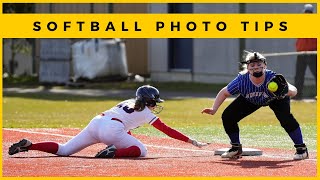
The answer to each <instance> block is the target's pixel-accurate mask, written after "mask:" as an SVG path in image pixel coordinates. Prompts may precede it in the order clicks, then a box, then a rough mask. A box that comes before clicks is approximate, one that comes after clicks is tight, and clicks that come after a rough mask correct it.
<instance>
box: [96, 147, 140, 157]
mask: <svg viewBox="0 0 320 180" xmlns="http://www.w3.org/2000/svg"><path fill="white" fill-rule="evenodd" d="M140 156H141V151H140V148H139V147H137V146H130V147H128V148H123V149H117V148H116V146H115V145H113V144H111V145H109V146H107V147H106V148H105V149H103V150H101V151H100V152H98V153H97V154H96V155H95V157H96V158H117V157H140Z"/></svg>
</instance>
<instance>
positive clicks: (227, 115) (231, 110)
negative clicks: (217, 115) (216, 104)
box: [222, 95, 299, 134]
mask: <svg viewBox="0 0 320 180" xmlns="http://www.w3.org/2000/svg"><path fill="white" fill-rule="evenodd" d="M260 107H262V106H258V105H255V104H252V103H251V102H249V101H247V100H246V99H245V98H244V97H243V96H241V95H239V96H238V97H237V98H236V99H235V100H234V101H233V102H232V103H231V104H230V105H229V106H228V107H227V108H226V109H225V110H224V112H223V113H222V123H223V127H224V130H225V132H226V133H227V134H233V133H239V126H238V122H239V121H240V120H241V119H243V118H244V117H246V116H248V115H249V114H252V113H253V112H255V111H256V110H258V109H259V108H260ZM269 107H270V108H271V109H272V110H273V112H274V114H275V115H276V117H277V119H278V120H279V122H280V124H281V126H282V127H283V128H284V129H285V131H286V132H287V133H289V132H292V131H294V130H296V129H297V128H298V127H299V123H298V122H297V120H296V119H295V118H294V117H293V115H292V114H291V112H290V98H289V97H285V98H284V99H280V100H274V101H271V103H270V104H269ZM258 118H259V117H258ZM257 120H258V119H257Z"/></svg>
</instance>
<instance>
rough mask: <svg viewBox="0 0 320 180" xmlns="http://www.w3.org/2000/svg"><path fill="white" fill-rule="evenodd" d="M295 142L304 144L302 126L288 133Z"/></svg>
mask: <svg viewBox="0 0 320 180" xmlns="http://www.w3.org/2000/svg"><path fill="white" fill-rule="evenodd" d="M288 134H289V136H290V138H291V139H292V141H293V142H294V144H303V139H302V133H301V129H300V127H298V128H297V129H296V130H294V131H291V132H290V133H288Z"/></svg>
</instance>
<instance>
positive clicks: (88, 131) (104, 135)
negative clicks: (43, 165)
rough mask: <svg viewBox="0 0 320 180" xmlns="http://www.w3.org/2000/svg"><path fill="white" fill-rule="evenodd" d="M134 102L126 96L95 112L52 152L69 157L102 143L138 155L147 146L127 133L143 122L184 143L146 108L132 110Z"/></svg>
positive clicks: (179, 136) (178, 133)
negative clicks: (136, 151) (69, 138)
mask: <svg viewBox="0 0 320 180" xmlns="http://www.w3.org/2000/svg"><path fill="white" fill-rule="evenodd" d="M134 104H135V100H134V99H129V100H126V101H123V102H121V103H119V104H118V105H117V106H114V107H112V108H111V109H110V110H107V111H105V112H103V113H101V114H100V115H97V116H96V117H94V118H93V119H92V120H91V121H90V123H89V124H88V125H87V127H85V128H84V129H83V130H82V131H81V132H80V133H79V134H78V135H76V136H75V137H73V138H72V139H71V140H70V141H68V142H67V143H65V144H59V147H58V150H57V152H56V153H54V151H53V153H54V154H57V155H61V156H68V155H71V154H74V153H76V152H79V151H80V150H82V149H84V148H86V147H88V146H90V145H93V144H96V143H104V144H106V145H110V144H114V145H115V146H116V148H117V149H118V150H120V149H125V148H129V147H135V148H136V149H138V151H139V149H140V152H138V153H140V155H139V154H138V155H136V156H146V154H147V148H146V147H145V146H144V145H143V144H142V143H141V142H140V141H139V140H138V139H136V138H135V137H133V136H132V135H130V133H128V132H130V130H132V129H134V128H137V127H139V126H141V125H143V124H146V123H149V124H151V125H153V126H154V127H155V128H157V129H158V130H160V131H162V132H164V133H165V134H167V135H168V136H170V137H172V138H175V139H178V140H181V141H185V142H187V141H188V140H189V138H188V137H187V136H185V135H183V134H182V133H180V132H179V131H176V130H174V129H172V128H170V127H168V126H167V125H165V124H164V123H163V122H161V120H160V119H159V118H158V117H157V116H156V115H155V114H154V113H152V111H151V110H150V109H149V108H148V107H145V108H144V110H142V111H135V110H134V109H133V108H134ZM137 147H138V148H137ZM51 152H52V151H51ZM128 156H130V155H128Z"/></svg>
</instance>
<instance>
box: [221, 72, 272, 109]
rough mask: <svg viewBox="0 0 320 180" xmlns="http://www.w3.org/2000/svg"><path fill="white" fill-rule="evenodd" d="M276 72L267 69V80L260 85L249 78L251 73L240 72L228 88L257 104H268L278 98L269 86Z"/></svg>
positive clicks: (233, 93) (234, 93) (229, 90)
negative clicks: (268, 83)
mask: <svg viewBox="0 0 320 180" xmlns="http://www.w3.org/2000/svg"><path fill="white" fill-rule="evenodd" d="M275 74H276V73H275V72H273V71H271V70H268V69H267V70H266V72H265V75H266V76H265V80H264V82H263V83H262V84H260V85H255V84H253V83H252V82H251V80H250V79H249V75H250V74H249V73H245V74H239V75H238V76H237V77H236V78H235V79H234V80H233V81H231V82H230V83H229V84H228V86H227V90H228V92H229V93H230V94H232V95H237V94H240V95H241V96H243V97H245V98H246V99H247V100H248V101H249V102H251V103H252V104H255V105H261V106H266V105H269V102H270V101H272V100H274V99H276V97H274V95H272V94H271V93H270V91H269V90H268V88H267V82H268V81H269V80H270V79H271V78H272V77H274V76H275Z"/></svg>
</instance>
